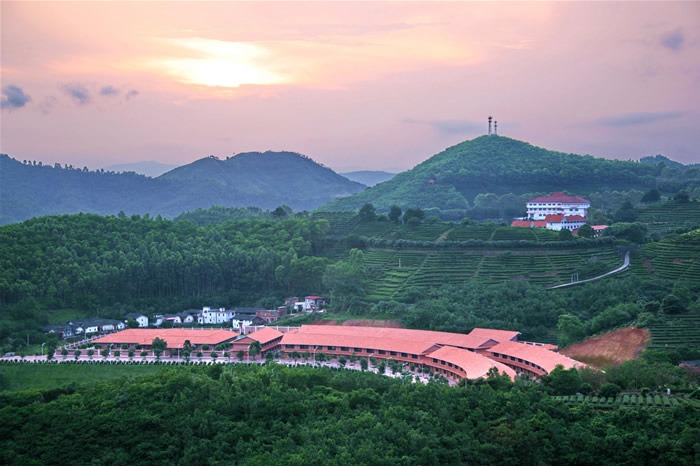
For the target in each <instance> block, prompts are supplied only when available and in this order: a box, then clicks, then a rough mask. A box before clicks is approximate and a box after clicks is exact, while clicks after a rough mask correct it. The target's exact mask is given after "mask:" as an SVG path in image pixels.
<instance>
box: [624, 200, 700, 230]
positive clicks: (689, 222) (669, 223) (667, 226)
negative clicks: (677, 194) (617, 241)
mask: <svg viewBox="0 0 700 466" xmlns="http://www.w3.org/2000/svg"><path fill="white" fill-rule="evenodd" d="M637 221H639V222H642V223H645V224H646V225H647V229H648V230H649V232H650V233H665V232H668V231H673V230H676V229H678V228H688V227H694V228H697V227H698V226H700V202H685V203H682V202H677V201H668V202H664V203H658V204H653V205H651V206H649V207H647V208H645V209H643V210H642V211H641V212H640V213H639V216H638V217H637Z"/></svg>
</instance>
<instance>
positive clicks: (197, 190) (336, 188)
mask: <svg viewBox="0 0 700 466" xmlns="http://www.w3.org/2000/svg"><path fill="white" fill-rule="evenodd" d="M0 186H2V196H0V224H6V223H13V222H19V221H22V220H26V219H28V218H31V217H37V216H41V215H54V214H71V213H78V212H83V213H97V214H102V215H105V214H117V213H118V212H119V211H124V212H125V213H127V214H146V213H148V214H151V215H153V216H155V215H158V214H160V215H164V216H167V217H174V216H176V215H178V214H180V213H182V212H186V211H192V210H195V209H199V208H209V207H211V206H214V205H219V206H224V207H248V206H255V207H259V208H263V209H274V208H275V207H277V206H280V205H283V204H286V205H288V206H289V207H291V208H292V209H294V210H311V209H315V208H317V207H318V206H320V205H322V204H324V203H326V202H328V201H331V200H333V199H335V198H337V197H340V196H348V195H350V194H353V193H356V192H358V191H361V190H363V189H365V186H364V185H362V184H360V183H356V182H354V181H350V180H348V179H347V178H344V177H342V176H340V175H338V174H337V173H335V172H334V171H333V170H331V169H330V168H327V167H324V166H322V165H320V164H318V163H316V162H314V161H313V160H311V159H310V158H308V157H305V156H303V155H300V154H295V153H291V152H265V153H244V154H238V155H236V156H234V157H230V158H228V159H226V160H219V159H217V158H215V157H207V158H204V159H200V160H197V161H195V162H193V163H191V164H189V165H185V166H182V167H178V168H176V169H174V170H171V171H170V172H168V173H166V174H164V175H162V176H160V177H158V178H156V179H153V178H148V177H145V176H142V175H137V174H135V173H113V172H108V171H104V170H98V171H89V170H88V169H87V168H84V169H75V168H73V167H61V165H60V164H56V165H55V166H49V165H41V164H35V163H22V162H20V161H18V160H15V159H13V158H10V157H9V156H7V155H3V154H0Z"/></svg>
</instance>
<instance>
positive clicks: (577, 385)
mask: <svg viewBox="0 0 700 466" xmlns="http://www.w3.org/2000/svg"><path fill="white" fill-rule="evenodd" d="M542 383H543V384H544V385H545V387H547V388H548V389H549V391H550V393H551V394H553V395H575V394H576V393H578V392H579V391H580V390H581V384H582V382H581V376H580V375H579V373H578V370H577V369H576V368H575V367H572V368H571V369H564V368H563V367H562V366H557V367H555V368H554V370H552V372H550V373H549V374H548V375H546V376H544V377H542Z"/></svg>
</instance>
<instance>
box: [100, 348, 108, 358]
mask: <svg viewBox="0 0 700 466" xmlns="http://www.w3.org/2000/svg"><path fill="white" fill-rule="evenodd" d="M100 355H101V356H102V357H103V358H104V359H107V358H108V357H109V348H105V349H103V350H102V351H100Z"/></svg>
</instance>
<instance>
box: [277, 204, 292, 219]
mask: <svg viewBox="0 0 700 466" xmlns="http://www.w3.org/2000/svg"><path fill="white" fill-rule="evenodd" d="M290 215H292V209H291V207H289V206H288V205H281V206H279V207H277V208H276V209H275V210H273V211H272V216H273V217H274V218H287V217H289V216H290Z"/></svg>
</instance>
